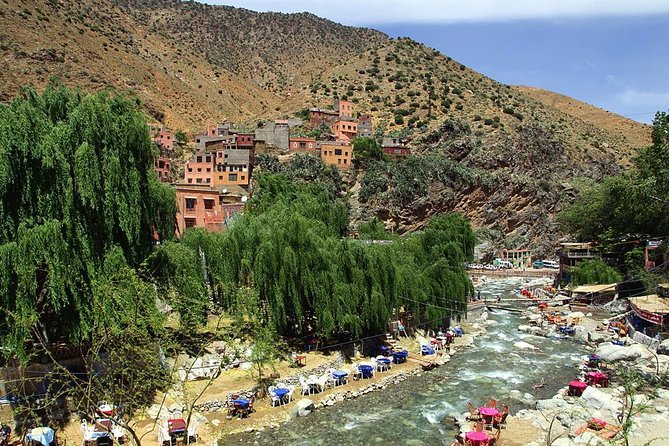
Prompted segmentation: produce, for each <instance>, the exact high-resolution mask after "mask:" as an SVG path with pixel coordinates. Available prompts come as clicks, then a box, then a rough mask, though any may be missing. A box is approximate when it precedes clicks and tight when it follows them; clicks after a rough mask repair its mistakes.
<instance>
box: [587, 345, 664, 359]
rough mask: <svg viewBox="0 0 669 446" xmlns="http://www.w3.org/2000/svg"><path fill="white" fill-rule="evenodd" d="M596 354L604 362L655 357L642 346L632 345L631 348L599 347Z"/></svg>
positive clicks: (621, 346)
mask: <svg viewBox="0 0 669 446" xmlns="http://www.w3.org/2000/svg"><path fill="white" fill-rule="evenodd" d="M595 353H596V354H597V355H598V356H599V357H601V358H602V359H603V360H604V361H608V362H611V361H621V360H628V361H630V360H635V359H639V358H641V359H648V358H651V357H652V356H653V354H652V353H651V352H650V351H648V349H647V348H646V347H644V346H643V345H641V344H632V345H629V346H623V345H613V344H602V345H600V346H599V347H597V351H596V352H595Z"/></svg>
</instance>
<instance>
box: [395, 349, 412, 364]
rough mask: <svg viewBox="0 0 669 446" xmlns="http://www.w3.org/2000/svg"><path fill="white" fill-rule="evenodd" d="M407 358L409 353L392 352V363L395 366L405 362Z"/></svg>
mask: <svg viewBox="0 0 669 446" xmlns="http://www.w3.org/2000/svg"><path fill="white" fill-rule="evenodd" d="M408 356H409V352H407V351H402V352H393V361H394V362H395V364H401V363H403V362H407V357H408Z"/></svg>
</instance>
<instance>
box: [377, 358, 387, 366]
mask: <svg viewBox="0 0 669 446" xmlns="http://www.w3.org/2000/svg"><path fill="white" fill-rule="evenodd" d="M376 362H381V363H383V364H386V365H390V359H388V358H376Z"/></svg>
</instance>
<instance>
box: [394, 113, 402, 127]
mask: <svg viewBox="0 0 669 446" xmlns="http://www.w3.org/2000/svg"><path fill="white" fill-rule="evenodd" d="M395 124H397V125H402V124H404V117H403V116H402V115H395Z"/></svg>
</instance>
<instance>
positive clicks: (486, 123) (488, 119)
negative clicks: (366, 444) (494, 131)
mask: <svg viewBox="0 0 669 446" xmlns="http://www.w3.org/2000/svg"><path fill="white" fill-rule="evenodd" d="M493 122H494V121H493V120H492V119H490V118H485V119H484V120H483V123H484V124H485V125H492V124H493Z"/></svg>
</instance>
